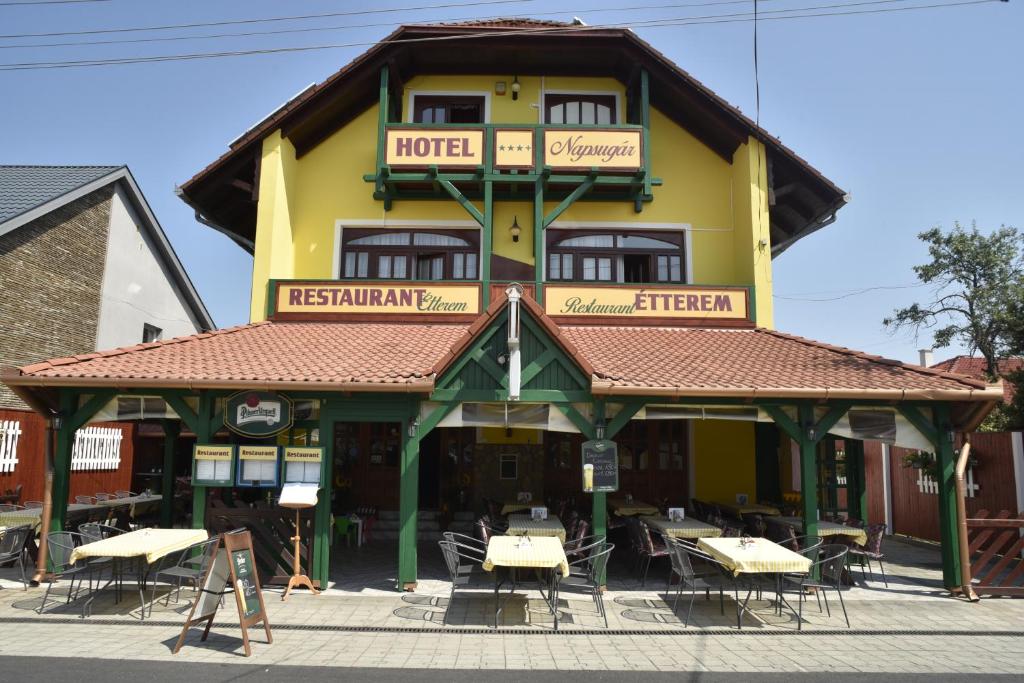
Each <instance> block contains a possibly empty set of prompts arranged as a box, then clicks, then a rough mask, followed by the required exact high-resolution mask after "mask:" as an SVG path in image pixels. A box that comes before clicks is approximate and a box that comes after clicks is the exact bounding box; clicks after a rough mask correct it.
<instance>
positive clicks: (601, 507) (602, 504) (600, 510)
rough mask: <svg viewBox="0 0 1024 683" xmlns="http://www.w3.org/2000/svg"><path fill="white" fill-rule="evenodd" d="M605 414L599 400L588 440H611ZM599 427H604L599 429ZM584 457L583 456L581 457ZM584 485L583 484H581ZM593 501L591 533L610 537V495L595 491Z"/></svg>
mask: <svg viewBox="0 0 1024 683" xmlns="http://www.w3.org/2000/svg"><path fill="white" fill-rule="evenodd" d="M604 416H605V412H604V400H603V399H597V400H595V401H594V426H593V427H592V428H591V429H592V431H591V432H590V433H589V434H585V435H584V436H586V437H587V438H588V439H596V438H597V437H598V434H599V433H601V436H602V438H605V439H610V438H612V436H614V435H613V434H609V433H608V430H607V427H606V426H605V425H604V422H605V419H604ZM598 425H602V426H601V427H600V429H598ZM581 457H582V456H581ZM581 483H582V482H581ZM591 498H592V499H593V501H592V502H593V507H592V508H591V511H590V519H591V525H592V526H593V529H592V530H591V533H593V534H594V535H596V536H607V535H608V494H607V493H605V492H604V491H594V493H593V494H591ZM605 576H606V575H605V574H602V575H601V576H599V577H597V582H598V584H600V585H602V586H603V585H604V583H605Z"/></svg>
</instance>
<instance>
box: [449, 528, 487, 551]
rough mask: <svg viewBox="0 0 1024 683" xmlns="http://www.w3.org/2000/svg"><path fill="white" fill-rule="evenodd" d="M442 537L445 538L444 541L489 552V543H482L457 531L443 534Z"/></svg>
mask: <svg viewBox="0 0 1024 683" xmlns="http://www.w3.org/2000/svg"><path fill="white" fill-rule="evenodd" d="M441 536H443V537H444V540H446V541H451V542H452V543H461V544H462V545H467V546H469V547H471V548H477V549H479V550H480V551H481V552H484V553H486V552H487V543H486V542H484V541H481V540H480V539H479V538H476V537H474V536H469V535H467V534H460V533H458V532H455V531H445V532H443V533H442V534H441Z"/></svg>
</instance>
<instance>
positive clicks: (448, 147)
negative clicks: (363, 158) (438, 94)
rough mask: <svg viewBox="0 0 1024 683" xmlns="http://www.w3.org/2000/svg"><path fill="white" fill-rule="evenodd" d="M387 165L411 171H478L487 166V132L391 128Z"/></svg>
mask: <svg viewBox="0 0 1024 683" xmlns="http://www.w3.org/2000/svg"><path fill="white" fill-rule="evenodd" d="M384 163H386V164H388V165H389V166H395V167H403V166H405V167H411V168H426V167H427V166H437V167H439V168H475V167H477V166H480V165H482V164H483V163H484V131H483V129H478V130H473V129H465V130H461V129H459V130H456V129H451V128H446V129H444V130H438V129H429V130H428V129H422V128H421V129H411V128H388V130H387V141H386V147H385V154H384Z"/></svg>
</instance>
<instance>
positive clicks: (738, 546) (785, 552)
mask: <svg viewBox="0 0 1024 683" xmlns="http://www.w3.org/2000/svg"><path fill="white" fill-rule="evenodd" d="M743 540H744V539H739V538H702V539H700V540H698V541H697V548H698V549H699V550H703V551H704V552H706V553H707V554H708V555H710V556H711V557H712V558H714V559H716V560H718V561H719V562H721V563H722V564H723V565H724V566H725V568H726V569H727V570H729V571H730V572H732V575H733V576H734V577H738V576H740V575H742V574H768V575H771V576H773V577H774V578H775V584H776V595H777V596H778V598H779V603H778V609H779V611H780V612H781V610H782V603H783V602H784V599H783V597H782V589H781V583H782V575H783V574H806V573H807V572H808V571H810V569H811V560H810V559H809V558H806V557H804V556H803V555H800V554H798V553H794V552H793V551H792V550H789V549H788V548H784V547H782V546H781V545H779V544H778V543H773V542H772V541H769V540H768V539H767V538H751V539H746V540H747V541H748V543H747V544H746V545H744V544H743V543H742V541H743ZM752 591H753V588H752V587H750V588H749V589H748V590H747V597H746V598H745V599H744V600H743V603H742V604H737V607H736V625H737V627H738V628H743V612H745V611H749V610H748V609H747V604H748V603H749V602H750V594H751V592H752ZM736 599H737V603H739V591H738V590H737V592H736ZM786 604H787V605H788V602H787V603H786ZM789 609H790V610H791V611H792V612H793V615H794V616H796V617H797V619H799V618H800V617H799V615H798V614H797V612H796V610H794V609H793V606H792V605H789Z"/></svg>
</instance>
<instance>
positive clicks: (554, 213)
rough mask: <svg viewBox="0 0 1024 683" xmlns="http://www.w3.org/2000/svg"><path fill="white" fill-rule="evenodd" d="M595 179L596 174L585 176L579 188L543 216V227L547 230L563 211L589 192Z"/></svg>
mask: <svg viewBox="0 0 1024 683" xmlns="http://www.w3.org/2000/svg"><path fill="white" fill-rule="evenodd" d="M596 179H597V174H596V173H593V174H591V175H589V176H587V178H586V180H584V181H583V182H582V183H580V184H579V186H578V187H577V188H576V189H575V190H573V191H572V192H570V193H569V196H568V197H566V198H565V199H563V200H562V201H561V202H559V204H558V206H556V207H555V208H554V209H552V210H551V213H549V214H548V215H546V216H544V223H543V224H542V225H543V227H545V228H547V227H548V226H549V225H551V224H552V223H554V222H555V220H557V219H558V217H559V216H561V215H562V214H563V213H565V210H566V209H568V208H569V207H570V206H572V205H573V204H574V203H575V202H576V200H577V199H579V198H581V197H582V196H583V195H585V194H586V193H588V192H590V190H591V188H593V187H594V181H595V180H596Z"/></svg>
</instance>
